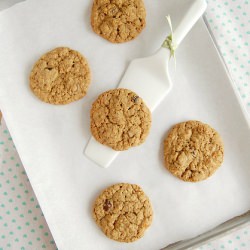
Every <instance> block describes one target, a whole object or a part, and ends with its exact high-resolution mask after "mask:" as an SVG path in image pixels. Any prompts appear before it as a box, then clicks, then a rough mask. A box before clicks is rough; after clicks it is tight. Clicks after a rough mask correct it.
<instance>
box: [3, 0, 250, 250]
mask: <svg viewBox="0 0 250 250" xmlns="http://www.w3.org/2000/svg"><path fill="white" fill-rule="evenodd" d="M211 2H212V1H211ZM213 2H214V3H209V4H210V5H209V8H208V12H207V13H208V15H210V16H209V17H208V21H209V23H210V25H211V28H212V29H214V30H215V31H214V34H215V35H216V37H217V36H219V37H217V41H218V43H219V45H220V47H221V48H223V49H224V50H222V53H224V54H225V56H224V58H225V60H226V55H228V54H227V53H226V52H225V51H229V52H230V53H231V54H236V56H234V60H233V59H232V58H231V57H232V55H231V54H229V55H230V56H231V57H230V59H231V60H230V59H228V62H230V61H231V64H232V65H234V67H236V69H237V70H236V71H235V70H234V68H232V73H234V72H238V68H239V70H240V69H242V70H243V69H244V68H245V71H244V70H243V71H244V72H243V73H241V74H240V75H239V76H238V79H237V76H233V77H234V79H235V81H236V82H237V84H238V86H239V88H240V91H241V95H242V98H243V99H244V101H245V103H246V106H249V105H248V94H249V92H248V91H249V90H248V88H247V87H248V83H249V75H248V74H247V72H248V71H247V63H248V62H247V61H246V62H245V61H244V64H239V66H238V64H237V61H240V62H242V61H243V60H242V59H241V57H242V58H244V59H246V58H249V56H248V55H249V47H248V46H247V45H245V43H247V41H248V40H249V39H248V37H249V34H248V31H249V24H247V23H248V20H249V5H248V4H246V3H244V4H245V5H244V6H242V7H241V9H242V15H243V11H244V12H245V13H247V14H246V15H243V17H244V19H243V20H244V21H242V22H239V26H240V27H241V28H238V30H239V31H241V32H242V28H244V27H245V29H244V32H242V33H240V34H239V35H241V36H242V39H240V44H243V45H244V46H245V47H244V46H243V47H240V48H238V46H240V45H236V47H235V46H233V45H232V47H233V48H232V47H231V48H230V44H229V42H230V39H227V40H226V41H228V44H226V41H225V42H224V43H225V44H226V45H227V47H226V46H224V47H223V46H222V45H221V44H222V43H223V41H222V38H224V39H226V38H225V35H224V36H223V37H221V34H222V33H224V32H223V27H225V26H227V24H228V23H229V24H230V25H232V27H234V26H233V25H235V23H234V22H233V18H231V19H232V20H231V22H228V21H227V22H225V21H220V22H221V27H220V25H216V22H215V20H216V19H219V18H217V16H220V17H221V18H222V20H224V19H223V17H224V16H225V15H224V14H223V13H224V12H225V13H227V11H229V12H230V13H232V12H231V9H233V10H236V11H238V10H240V8H239V7H238V6H240V5H239V2H238V3H237V1H230V2H228V4H225V3H227V2H224V1H221V2H222V3H219V4H218V1H216V3H215V1H213ZM246 2H247V1H246ZM213 4H214V5H213ZM234 4H235V6H234ZM240 4H241V3H240ZM218 5H220V6H221V7H218ZM213 6H214V7H213ZM212 9H214V10H212ZM217 9H222V14H221V15H220V14H218V12H217V11H218V10H217ZM215 10H217V11H215ZM209 11H210V12H209ZM236 11H235V12H236ZM235 12H234V13H235ZM213 13H216V14H214V15H215V18H213ZM236 13H237V14H236V15H237V16H236V17H238V12H236ZM230 15H234V14H230ZM211 20H212V21H211ZM236 20H237V19H236ZM223 23H224V24H225V25H223ZM242 23H243V24H244V26H242ZM213 25H214V27H213ZM216 26H217V29H216ZM226 29H228V30H229V31H230V29H229V28H228V27H226ZM233 29H234V28H233ZM217 30H219V31H220V32H219V31H218V34H217V33H216V31H217ZM225 33H227V34H228V36H229V35H230V34H231V33H229V32H228V31H227V30H225ZM226 37H227V36H226ZM233 39H236V38H231V40H233ZM245 41H246V42H245ZM231 50H233V52H231ZM238 50H240V53H238V52H237V51H238ZM238 55H240V57H239V56H238ZM244 55H247V56H244ZM237 57H239V58H238V59H236V58H237ZM226 61H227V60H226ZM231 64H230V63H228V65H229V67H230V65H231ZM235 65H236V66H235ZM241 65H243V66H244V67H242V66H241ZM232 67H233V66H232ZM240 77H242V79H240ZM237 80H242V82H243V83H241V82H239V81H237ZM243 87H244V88H243ZM242 89H243V92H242ZM244 96H245V97H244ZM2 128H3V129H2V135H3V138H4V141H3V142H4V144H6V141H7V142H8V141H10V142H11V140H9V138H11V137H9V136H8V137H7V138H6V136H7V135H8V133H5V132H4V131H7V130H6V129H5V128H4V127H2ZM4 135H5V137H4ZM4 144H2V145H4ZM10 148H11V144H10V145H8V146H7V147H6V148H5V147H4V146H3V147H2V149H3V151H2V152H1V157H2V159H3V160H2V165H1V170H2V172H3V173H4V175H1V176H0V178H1V179H0V183H1V188H2V190H1V191H2V192H1V194H0V195H2V197H3V199H0V200H1V202H2V204H3V205H4V206H2V207H0V216H1V217H0V218H1V221H0V222H1V223H2V224H3V228H4V233H3V234H2V236H1V238H0V243H1V244H3V245H1V244H0V247H2V248H3V249H8V248H9V249H19V248H20V249H21V248H22V247H23V249H34V248H36V247H37V248H38V249H42V248H45V247H46V248H50V247H52V248H53V243H54V242H53V241H51V240H46V239H49V238H50V236H49V235H48V229H47V227H46V225H44V222H42V220H43V219H41V221H40V218H39V223H36V221H37V220H34V218H35V217H37V216H34V218H32V217H31V216H32V215H31V214H34V213H38V214H39V213H40V210H39V207H35V208H34V205H33V203H32V202H34V201H33V199H32V197H34V195H33V193H32V190H31V188H30V186H29V184H28V183H27V178H26V177H25V178H23V176H25V174H22V172H23V170H22V171H20V170H19V168H20V169H21V166H20V165H21V163H20V162H19V161H18V160H17V162H16V161H15V160H12V159H8V161H7V159H6V158H10V157H14V158H15V159H18V156H16V153H15V151H13V149H12V148H13V147H12V148H11V152H10ZM6 149H8V150H9V151H6ZM10 154H11V155H12V156H10ZM4 162H5V163H4ZM14 163H15V164H18V165H19V166H18V167H17V166H16V165H15V166H14V165H13V164H14ZM9 169H11V170H9ZM6 170H7V171H6ZM14 170H15V171H14ZM13 171H14V172H16V171H19V172H17V173H19V174H17V175H16V177H15V178H14V176H15V174H12V172H13ZM2 172H1V173H2ZM6 173H7V174H6ZM20 180H21V181H20ZM15 181H16V182H19V181H20V183H19V184H18V185H15ZM8 182H11V183H12V184H13V185H12V186H11V185H9V184H10V183H8ZM23 182H24V183H25V185H26V186H27V188H25V190H22V185H21V186H20V184H21V183H23ZM24 183H23V185H24ZM26 183H27V184H26ZM8 187H9V189H10V190H8V192H7V190H6V188H8ZM13 187H14V190H12V188H13ZM21 191H22V192H23V193H22V195H20V193H21ZM25 191H27V192H25ZM6 193H7V195H6ZM18 195H20V196H21V197H22V198H19V197H17V196H18ZM29 195H30V197H31V198H30V197H29ZM18 199H20V204H19V200H18ZM30 199H32V200H30ZM11 200H12V201H11ZM34 200H35V199H34ZM23 203H24V204H25V205H24V204H23ZM13 204H17V205H16V207H17V209H16V210H15V207H14V205H13ZM36 206H37V204H36ZM20 208H24V209H22V212H20ZM23 210H24V212H23ZM29 211H31V212H29ZM36 211H39V212H36ZM8 212H9V213H8ZM12 217H13V218H12ZM14 217H15V218H14ZM41 217H42V216H41ZM10 218H11V219H10ZM23 218H25V219H23ZM12 220H15V221H16V222H17V224H15V223H16V222H12ZM24 221H25V222H24ZM26 223H27V224H26ZM28 223H29V224H28ZM37 224H39V225H37ZM39 227H40V228H39ZM31 230H34V231H35V232H32V231H31ZM11 232H12V233H11ZM245 232H247V230H246V231H244V235H245V236H246V237H247V236H248V234H247V233H245ZM35 235H38V236H35ZM40 235H42V236H40ZM237 236H238V235H237ZM237 236H235V237H237ZM232 237H233V236H232ZM17 239H18V240H17ZM236 239H237V238H236ZM49 241H51V242H52V243H51V244H50V243H49ZM2 242H3V243H2ZM232 242H233V243H232V244H236V243H235V242H237V241H232ZM238 242H240V240H239V241H238ZM8 244H9V245H8ZM211 244H212V243H211ZM228 244H231V243H228ZM246 244H248V242H247V240H245V242H241V243H240V244H239V247H246V249H247V245H246ZM221 246H222V245H220V247H221ZM229 246H230V245H229ZM229 246H228V247H229ZM234 246H236V245H234ZM207 247H208V249H210V248H209V246H207ZM224 247H225V249H229V248H227V246H225V245H224ZM221 248H222V247H221ZM211 249H213V248H212V247H211Z"/></svg>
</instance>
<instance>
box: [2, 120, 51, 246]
mask: <svg viewBox="0 0 250 250" xmlns="http://www.w3.org/2000/svg"><path fill="white" fill-rule="evenodd" d="M5 249H6V250H7V249H13V250H18V249H21V250H33V249H37V250H38V249H49V250H54V249H56V245H55V242H54V240H53V238H52V236H51V233H50V231H49V228H48V226H47V224H46V221H45V219H44V216H43V213H42V211H41V209H40V206H39V204H38V201H37V199H36V197H35V194H34V192H33V190H32V187H31V185H30V183H29V179H28V178H27V176H26V173H25V170H24V168H23V166H22V163H21V161H20V159H19V156H18V154H17V151H16V149H15V145H14V144H13V142H12V138H11V136H10V134H9V131H8V129H7V127H6V125H5V123H4V121H2V122H1V124H0V250H5Z"/></svg>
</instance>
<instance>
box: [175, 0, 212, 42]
mask: <svg viewBox="0 0 250 250" xmlns="http://www.w3.org/2000/svg"><path fill="white" fill-rule="evenodd" d="M206 8H207V3H206V1H205V0H194V2H193V4H192V5H191V7H190V8H189V9H188V11H187V12H186V14H185V15H184V17H183V18H182V19H181V21H180V23H179V25H178V26H177V28H176V29H175V30H174V42H175V45H176V47H178V46H179V44H180V43H181V42H182V40H183V39H184V37H185V36H186V35H187V33H188V32H189V31H190V30H191V28H192V27H193V26H194V24H195V23H196V22H197V21H198V19H199V18H200V17H201V16H202V15H203V13H204V12H205V10H206Z"/></svg>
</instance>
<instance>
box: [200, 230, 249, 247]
mask: <svg viewBox="0 0 250 250" xmlns="http://www.w3.org/2000/svg"><path fill="white" fill-rule="evenodd" d="M244 249H245V250H249V249H250V226H248V227H245V228H243V229H241V230H238V231H236V232H234V233H231V234H229V235H227V236H225V237H223V238H221V239H219V240H216V241H212V242H210V243H208V244H206V245H204V246H202V247H199V248H197V250H244Z"/></svg>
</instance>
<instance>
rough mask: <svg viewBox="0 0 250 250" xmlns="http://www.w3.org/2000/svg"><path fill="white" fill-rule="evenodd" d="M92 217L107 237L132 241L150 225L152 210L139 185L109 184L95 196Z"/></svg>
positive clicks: (141, 234)
mask: <svg viewBox="0 0 250 250" xmlns="http://www.w3.org/2000/svg"><path fill="white" fill-rule="evenodd" d="M93 218H94V220H95V221H96V223H97V225H98V226H99V227H100V228H101V229H102V231H103V232H104V234H106V236H108V237H109V238H111V239H113V240H116V241H120V242H133V241H135V240H138V239H139V238H141V237H142V236H143V235H144V232H145V230H146V229H147V228H148V227H149V226H150V225H151V223H152V219H153V210H152V206H151V204H150V201H149V198H148V197H147V196H146V194H145V193H144V192H143V190H142V189H141V188H140V187H139V186H137V185H135V184H127V183H120V184H115V185H113V186H110V187H108V188H107V189H105V190H104V191H103V192H102V193H101V194H100V196H99V197H98V198H97V199H96V201H95V203H94V206H93Z"/></svg>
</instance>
